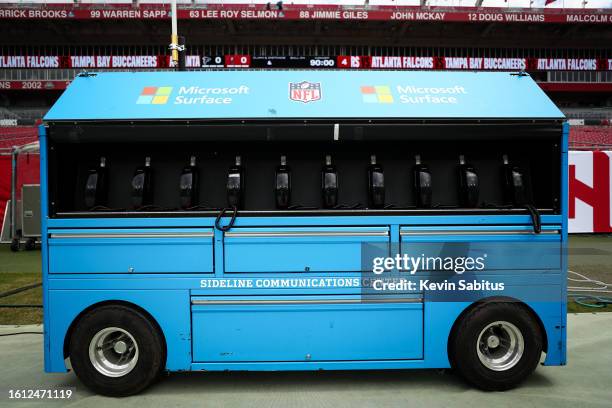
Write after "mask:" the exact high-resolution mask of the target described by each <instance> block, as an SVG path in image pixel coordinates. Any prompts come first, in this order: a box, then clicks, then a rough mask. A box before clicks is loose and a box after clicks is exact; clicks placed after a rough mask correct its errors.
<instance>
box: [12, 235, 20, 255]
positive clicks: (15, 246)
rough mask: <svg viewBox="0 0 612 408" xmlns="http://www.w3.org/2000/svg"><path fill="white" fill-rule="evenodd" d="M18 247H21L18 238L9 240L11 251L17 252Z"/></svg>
mask: <svg viewBox="0 0 612 408" xmlns="http://www.w3.org/2000/svg"><path fill="white" fill-rule="evenodd" d="M20 247H21V242H19V239H17V238H16V239H13V240H12V241H11V251H13V252H19V249H20Z"/></svg>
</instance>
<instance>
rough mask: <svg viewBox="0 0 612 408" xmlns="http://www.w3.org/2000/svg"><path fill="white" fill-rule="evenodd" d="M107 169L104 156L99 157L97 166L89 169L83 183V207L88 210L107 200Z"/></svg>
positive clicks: (101, 204)
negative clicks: (85, 180)
mask: <svg viewBox="0 0 612 408" xmlns="http://www.w3.org/2000/svg"><path fill="white" fill-rule="evenodd" d="M107 182H108V169H107V168H106V157H100V164H99V165H98V167H97V168H94V169H90V170H89V171H88V175H87V182H86V183H85V207H86V208H87V209H88V210H89V209H92V208H94V207H97V206H106V205H107V202H108V184H107Z"/></svg>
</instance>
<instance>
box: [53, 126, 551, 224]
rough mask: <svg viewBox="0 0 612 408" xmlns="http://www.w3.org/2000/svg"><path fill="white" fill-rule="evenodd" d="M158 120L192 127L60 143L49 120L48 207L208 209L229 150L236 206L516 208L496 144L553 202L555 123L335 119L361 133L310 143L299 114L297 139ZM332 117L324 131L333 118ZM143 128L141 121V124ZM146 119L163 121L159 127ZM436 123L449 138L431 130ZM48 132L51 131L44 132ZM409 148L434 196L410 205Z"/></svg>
mask: <svg viewBox="0 0 612 408" xmlns="http://www.w3.org/2000/svg"><path fill="white" fill-rule="evenodd" d="M164 126H165V127H166V129H165V131H166V132H167V135H176V134H180V135H183V136H185V137H187V136H189V137H192V136H193V137H194V140H193V141H188V142H185V141H180V139H179V141H177V140H174V139H172V140H166V141H160V140H157V141H147V143H138V142H134V139H135V137H136V134H139V133H140V132H145V129H144V128H132V127H127V126H125V127H121V126H119V125H107V127H106V129H107V131H106V133H105V135H106V134H109V133H113V134H123V135H125V140H129V141H130V142H129V143H128V142H125V143H118V142H112V143H104V142H101V141H100V138H94V139H93V141H91V142H88V143H72V142H71V143H68V142H66V141H65V140H64V138H63V137H62V135H63V133H64V132H66V131H67V130H66V129H64V128H63V127H62V126H56V127H54V128H53V129H50V133H51V137H52V138H51V140H52V145H53V147H54V150H53V151H52V153H51V155H50V158H49V165H50V186H51V191H50V194H51V200H50V206H51V208H50V214H51V215H52V216H56V215H59V216H75V215H76V216H102V217H104V216H106V217H108V216H116V215H117V214H126V213H129V214H130V215H138V214H147V213H151V212H158V213H159V212H163V213H172V214H173V215H181V216H194V215H196V214H197V213H198V212H200V213H201V212H202V211H208V212H209V213H212V214H216V213H218V212H219V211H220V209H221V208H224V207H227V206H228V200H227V192H226V187H227V180H228V172H229V169H230V167H232V166H233V165H234V164H235V160H236V156H240V159H241V165H242V168H243V171H244V173H243V178H244V180H243V182H244V190H243V191H242V198H241V202H242V203H243V205H242V208H240V210H241V214H242V215H244V214H246V213H248V212H262V211H265V212H266V213H267V214H268V215H274V214H278V215H287V214H288V213H289V214H291V213H296V212H297V211H300V212H302V213H303V212H310V213H316V212H322V211H325V212H326V213H330V212H331V213H334V214H339V215H341V214H355V213H358V212H360V211H366V210H368V211H376V212H379V213H392V212H394V211H415V210H417V211H418V210H423V209H424V210H428V211H431V210H440V211H442V210H444V211H459V210H469V211H472V212H473V211H483V212H492V211H510V210H512V209H514V210H516V211H521V212H523V213H524V212H525V210H524V208H523V206H520V205H519V206H516V207H513V206H512V205H508V203H506V202H505V201H504V194H503V193H504V180H503V175H502V166H503V155H507V156H508V158H509V160H510V163H511V164H512V165H514V166H517V167H520V168H521V169H522V170H523V172H524V175H525V186H526V188H527V189H528V190H529V192H530V198H531V199H530V201H531V202H532V204H533V205H534V206H535V207H537V208H538V209H540V210H544V211H548V212H549V213H550V212H556V213H558V211H559V194H560V185H558V183H551V182H550V180H555V179H558V177H559V172H560V169H561V164H560V161H559V160H560V159H559V157H560V155H559V143H560V140H559V137H558V135H559V129H560V128H559V127H557V126H554V125H551V126H544V125H533V126H532V127H527V126H521V125H515V126H511V125H488V124H472V125H462V126H446V127H445V126H441V125H435V126H434V125H428V126H420V127H419V126H417V125H414V124H406V125H389V124H377V125H373V124H370V125H363V126H356V125H341V126H340V129H341V132H345V133H349V134H355V135H360V136H359V138H353V137H351V138H347V140H339V141H333V140H326V141H318V142H317V143H312V140H308V141H301V140H300V139H299V138H300V137H306V136H307V130H308V129H311V128H310V127H309V126H312V125H304V127H303V128H301V129H297V128H296V129H293V128H292V129H288V130H287V133H286V134H285V135H284V136H286V138H291V137H296V139H297V140H296V141H295V142H292V141H288V140H285V139H282V138H281V140H276V139H274V138H272V139H270V140H260V141H253V140H245V141H240V142H239V143H237V142H231V141H229V142H228V141H227V140H228V139H226V140H225V141H215V142H214V147H213V144H212V143H211V142H209V141H204V140H202V139H199V140H198V139H195V137H196V135H195V134H192V133H193V132H195V130H194V129H197V130H198V131H199V133H197V135H198V136H206V137H215V136H217V137H219V138H222V137H224V136H228V137H229V135H227V133H226V132H227V130H224V131H223V132H221V131H220V130H219V129H216V128H214V127H207V126H205V125H201V126H197V125H190V127H184V126H180V125H176V126H174V127H172V126H170V125H159V127H160V129H164ZM275 126H276V125H274V126H273V125H270V127H269V129H271V130H274V129H276V128H275ZM278 126H281V125H278ZM244 127H245V128H249V129H252V130H253V131H254V132H256V131H257V130H256V129H258V128H256V127H255V126H254V125H253V126H250V125H244ZM80 129H81V130H82V132H83V134H84V135H89V134H93V135H95V134H96V133H97V132H102V130H103V129H105V126H104V125H99V126H97V127H94V128H90V127H88V126H82V127H81V128H80ZM329 129H330V135H331V126H330V128H329ZM149 130H150V129H149V128H146V131H147V132H148V131H149ZM311 130H312V131H314V128H312V129H311ZM151 131H152V132H154V133H158V132H161V130H159V129H158V130H151ZM304 132H306V133H304ZM167 135H166V136H167ZM440 135H444V136H445V137H446V139H440V138H441V136H440ZM53 137H56V138H57V139H58V140H59V141H57V142H53V141H54V139H53ZM160 137H161V135H160ZM389 139H397V140H392V141H391V140H389ZM154 140H156V139H154ZM460 154H461V155H463V156H464V158H465V160H466V162H467V163H469V164H470V165H471V166H472V167H473V168H474V169H475V171H476V172H477V174H478V181H479V195H478V197H477V199H476V205H475V207H474V208H467V207H465V206H462V205H461V201H460V193H459V174H458V172H459V155H460ZM282 156H285V157H286V164H287V166H288V168H290V171H291V191H290V201H289V202H288V203H287V205H286V206H285V207H283V208H279V207H278V206H277V201H276V197H275V193H276V192H275V189H276V181H277V180H276V174H275V172H276V170H277V167H278V166H279V163H280V160H281V157H282ZM326 156H330V158H331V162H332V164H333V166H334V167H335V169H336V170H337V205H333V206H324V200H323V198H322V180H321V178H322V170H323V168H324V166H325V162H326ZM372 156H375V157H376V163H377V166H380V168H381V169H382V170H383V171H384V188H383V189H382V190H381V191H380V192H379V193H380V195H381V198H383V200H382V201H381V202H378V203H377V204H376V205H373V203H372V197H371V196H370V194H369V192H370V190H371V189H370V188H369V182H368V168H369V166H371V160H372ZM415 156H420V160H421V161H422V163H423V164H425V165H427V167H428V169H429V172H430V174H431V187H430V188H431V199H430V200H429V202H430V203H429V204H428V206H427V207H426V208H425V207H417V192H415V188H414V182H413V171H414V168H415V166H416V162H415ZM101 157H103V158H104V159H105V166H106V167H105V169H106V172H107V174H108V177H107V180H108V186H107V189H108V199H107V200H106V201H105V203H104V204H105V205H98V206H94V207H93V208H92V207H88V206H87V204H86V202H87V200H86V197H85V186H86V184H87V179H88V175H89V174H90V172H91V171H92V169H96V168H97V167H98V166H99V162H100V160H101ZM192 157H194V158H195V159H196V160H197V167H198V169H199V177H198V178H197V180H195V181H196V184H197V185H196V187H197V189H198V190H199V192H200V194H199V197H198V202H197V203H193V204H194V205H192V206H191V207H189V209H188V210H185V209H183V208H182V207H181V195H180V194H181V193H180V191H181V189H180V180H181V174H182V172H183V170H184V168H185V166H187V165H188V164H189V162H190V159H191V158H192ZM146 158H150V161H149V162H150V170H151V180H150V182H151V189H150V191H151V194H152V198H151V202H150V203H147V205H141V206H135V205H134V202H133V200H132V195H133V186H132V179H133V177H134V174H135V172H136V171H137V169H139V168H142V167H143V166H145V163H146ZM59 175H61V177H60V176H59ZM381 180H382V179H381Z"/></svg>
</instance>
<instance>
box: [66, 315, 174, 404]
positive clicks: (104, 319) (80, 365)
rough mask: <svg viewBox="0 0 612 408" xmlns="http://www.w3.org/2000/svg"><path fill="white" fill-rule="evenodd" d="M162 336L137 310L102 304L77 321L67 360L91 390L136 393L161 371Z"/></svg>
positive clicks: (117, 394)
mask: <svg viewBox="0 0 612 408" xmlns="http://www.w3.org/2000/svg"><path fill="white" fill-rule="evenodd" d="M163 344H164V343H163V339H162V337H161V334H160V333H159V332H158V330H157V328H156V327H155V326H154V324H153V323H152V322H151V321H150V320H149V319H148V318H147V317H145V316H144V315H142V314H141V313H140V312H138V311H136V310H134V309H131V308H129V307H127V306H123V305H109V306H102V307H100V308H98V309H95V310H93V311H91V312H89V313H87V314H86V315H85V316H84V317H83V318H81V320H80V321H79V322H78V323H77V326H76V328H75V330H74V332H73V334H72V336H71V339H70V362H71V364H72V368H73V369H74V372H75V373H76V375H77V376H78V377H79V379H80V380H81V381H82V382H83V384H85V385H86V386H87V387H88V388H90V389H91V390H93V391H95V392H97V393H99V394H103V395H108V396H112V397H124V396H128V395H133V394H137V393H138V392H140V391H142V390H143V389H145V388H146V387H147V386H149V385H150V384H151V383H152V382H153V381H154V380H155V379H156V378H157V377H158V376H159V374H160V373H161V371H162V370H163V368H164V366H165V362H166V350H165V347H164V346H163Z"/></svg>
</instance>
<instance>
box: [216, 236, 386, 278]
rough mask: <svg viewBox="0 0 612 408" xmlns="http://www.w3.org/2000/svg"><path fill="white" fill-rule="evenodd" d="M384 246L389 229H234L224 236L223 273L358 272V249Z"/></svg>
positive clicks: (359, 253)
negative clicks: (367, 244)
mask: <svg viewBox="0 0 612 408" xmlns="http://www.w3.org/2000/svg"><path fill="white" fill-rule="evenodd" d="M258 234H260V235H259V236H258ZM320 234H338V235H325V236H321V235H320ZM368 234H381V235H376V236H369V235H368ZM382 234H384V235H382ZM388 242H389V227H358V226H356V227H333V228H330V227H285V228H234V229H232V230H231V231H230V232H228V233H226V234H225V239H224V247H225V272H227V273H236V272H243V273H244V272H325V271H335V272H351V271H360V270H362V265H361V249H362V245H363V244H365V243H378V244H385V243H388ZM384 249H386V251H385V253H384V254H382V255H383V256H385V255H388V251H389V250H388V247H387V248H384Z"/></svg>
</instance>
